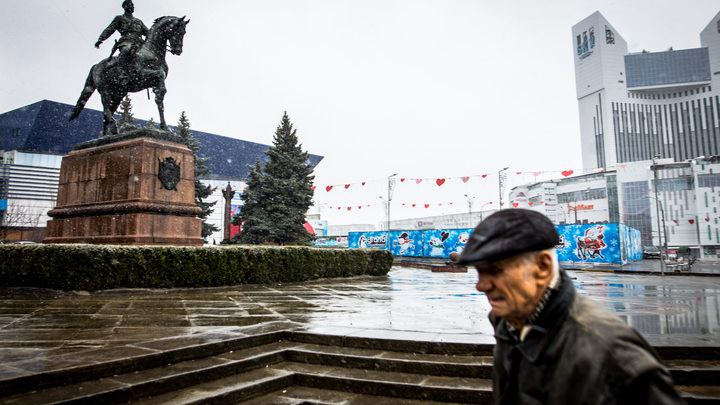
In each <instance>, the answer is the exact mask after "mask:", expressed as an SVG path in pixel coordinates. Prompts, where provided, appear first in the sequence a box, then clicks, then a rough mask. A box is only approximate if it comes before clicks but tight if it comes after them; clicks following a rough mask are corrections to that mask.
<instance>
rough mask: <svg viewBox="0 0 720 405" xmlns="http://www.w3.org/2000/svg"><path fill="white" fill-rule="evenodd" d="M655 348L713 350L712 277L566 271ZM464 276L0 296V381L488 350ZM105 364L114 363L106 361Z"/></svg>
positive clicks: (716, 327) (396, 273) (717, 332)
mask: <svg viewBox="0 0 720 405" xmlns="http://www.w3.org/2000/svg"><path fill="white" fill-rule="evenodd" d="M570 275H571V277H573V278H574V282H575V284H576V286H577V287H578V289H579V291H580V293H581V294H585V295H589V296H591V297H593V298H594V299H596V300H598V301H599V302H601V303H602V304H603V305H605V306H606V307H608V308H609V309H611V310H612V311H614V312H616V313H617V314H618V315H619V316H621V317H622V318H623V319H624V320H625V321H626V322H628V323H629V324H631V325H632V326H634V327H635V328H637V329H638V330H639V331H640V332H642V333H643V334H644V335H645V336H646V337H647V338H648V340H650V341H651V342H652V343H655V344H665V345H667V344H682V345H707V344H709V345H720V298H719V297H720V277H698V276H690V275H682V276H665V277H660V276H655V275H627V274H615V273H602V272H570ZM475 278H476V276H475V273H474V272H473V271H469V272H468V273H432V272H430V271H429V270H421V269H413V268H403V267H394V268H393V270H392V271H391V272H390V273H389V275H388V276H387V277H365V278H354V279H331V280H323V281H315V282H310V283H304V284H287V285H273V286H239V287H228V288H213V289H185V290H114V291H107V292H96V293H90V294H88V293H61V292H56V291H47V290H33V289H8V290H2V291H0V378H7V377H10V376H17V375H23V374H27V373H32V372H36V371H41V370H50V369H58V368H65V367H68V366H72V365H76V364H87V363H92V362H96V361H100V360H107V359H108V357H109V356H110V357H113V356H115V357H117V358H121V357H123V356H132V355H137V354H142V353H148V352H152V351H156V350H162V349H164V348H172V347H177V346H182V345H190V344H196V343H202V342H210V341H218V340H222V339H227V338H234V337H238V336H246V335H252V334H257V333H261V332H264V331H273V330H281V329H288V328H298V329H305V330H309V331H311V332H316V333H328V334H335V335H347V336H364V337H383V338H396V339H409V340H423V341H452V342H471V343H472V342H479V343H493V342H494V339H493V338H492V328H491V326H490V323H489V321H488V320H487V314H488V311H489V306H488V304H487V302H486V300H485V297H484V295H482V294H480V293H478V292H477V291H476V290H475V289H474V284H475ZM115 357H113V358H115Z"/></svg>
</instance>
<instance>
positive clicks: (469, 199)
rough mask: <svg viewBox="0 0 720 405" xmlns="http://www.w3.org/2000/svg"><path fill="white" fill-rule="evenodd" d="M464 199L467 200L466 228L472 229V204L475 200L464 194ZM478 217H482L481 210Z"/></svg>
mask: <svg viewBox="0 0 720 405" xmlns="http://www.w3.org/2000/svg"><path fill="white" fill-rule="evenodd" d="M465 198H466V199H467V203H468V227H472V225H473V224H472V202H473V200H474V199H475V197H470V196H468V195H467V194H465ZM480 216H482V208H481V211H480ZM481 221H482V220H481Z"/></svg>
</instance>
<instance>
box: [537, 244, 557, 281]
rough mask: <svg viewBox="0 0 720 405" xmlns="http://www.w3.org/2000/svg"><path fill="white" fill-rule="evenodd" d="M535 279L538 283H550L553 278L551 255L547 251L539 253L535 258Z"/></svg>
mask: <svg viewBox="0 0 720 405" xmlns="http://www.w3.org/2000/svg"><path fill="white" fill-rule="evenodd" d="M536 264H537V277H538V280H539V281H543V282H547V283H548V284H549V283H550V280H552V276H553V259H552V254H550V252H548V251H547V250H543V251H541V252H540V253H539V254H538V256H537V263H536Z"/></svg>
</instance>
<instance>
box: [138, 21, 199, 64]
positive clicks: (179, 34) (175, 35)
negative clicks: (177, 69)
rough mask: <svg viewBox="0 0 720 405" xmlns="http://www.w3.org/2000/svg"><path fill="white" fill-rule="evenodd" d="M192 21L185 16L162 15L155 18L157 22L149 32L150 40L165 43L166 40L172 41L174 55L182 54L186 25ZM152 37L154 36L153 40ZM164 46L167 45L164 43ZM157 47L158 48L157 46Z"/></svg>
mask: <svg viewBox="0 0 720 405" xmlns="http://www.w3.org/2000/svg"><path fill="white" fill-rule="evenodd" d="M189 22H190V20H186V19H185V16H183V17H182V18H178V17H160V18H158V19H156V20H155V24H153V27H152V28H150V34H148V41H149V42H152V41H153V40H155V41H160V42H159V43H157V46H160V43H162V44H164V43H165V41H167V42H169V43H170V53H172V54H173V55H180V54H181V53H182V47H183V38H184V37H185V26H186V25H187V24H188V23H189ZM150 38H153V40H151V39H150ZM162 47H163V48H164V47H165V45H162ZM156 49H157V48H156Z"/></svg>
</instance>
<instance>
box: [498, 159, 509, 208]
mask: <svg viewBox="0 0 720 405" xmlns="http://www.w3.org/2000/svg"><path fill="white" fill-rule="evenodd" d="M509 168H510V167H505V168H503V169H502V170H500V171H498V197H499V198H498V200H499V203H500V205H499V206H498V210H501V209H502V205H503V202H502V200H503V198H502V195H503V185H504V183H505V175H504V173H503V172H504V171H505V170H507V169H509Z"/></svg>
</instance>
